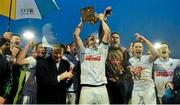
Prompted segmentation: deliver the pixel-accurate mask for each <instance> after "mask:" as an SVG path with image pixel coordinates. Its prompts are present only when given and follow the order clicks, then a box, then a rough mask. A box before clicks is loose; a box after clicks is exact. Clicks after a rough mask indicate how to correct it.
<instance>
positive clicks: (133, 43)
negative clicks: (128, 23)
mask: <svg viewBox="0 0 180 105" xmlns="http://www.w3.org/2000/svg"><path fill="white" fill-rule="evenodd" d="M136 43H142V42H141V41H134V42H132V47H133V46H134V45H135V44H136Z"/></svg>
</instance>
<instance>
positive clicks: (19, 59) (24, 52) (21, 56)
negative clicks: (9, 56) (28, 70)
mask: <svg viewBox="0 0 180 105" xmlns="http://www.w3.org/2000/svg"><path fill="white" fill-rule="evenodd" d="M33 43H34V41H33V40H29V42H28V44H27V45H26V46H25V47H24V48H23V50H22V51H21V52H20V53H19V54H18V57H17V61H16V63H17V64H19V65H25V64H28V63H29V62H28V61H26V60H25V57H26V55H27V53H28V51H29V49H30V48H31V47H32V45H33Z"/></svg>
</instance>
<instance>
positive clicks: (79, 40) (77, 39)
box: [74, 19, 83, 48]
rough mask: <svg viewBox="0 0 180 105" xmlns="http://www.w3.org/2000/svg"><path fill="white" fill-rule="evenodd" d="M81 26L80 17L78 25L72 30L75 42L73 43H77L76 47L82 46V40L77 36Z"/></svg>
mask: <svg viewBox="0 0 180 105" xmlns="http://www.w3.org/2000/svg"><path fill="white" fill-rule="evenodd" d="M82 27H83V22H82V19H81V21H80V23H79V25H78V26H77V27H76V29H75V31H74V42H75V44H76V45H77V47H78V48H79V47H82V46H83V43H82V40H81V38H80V36H79V34H80V32H81V29H82Z"/></svg>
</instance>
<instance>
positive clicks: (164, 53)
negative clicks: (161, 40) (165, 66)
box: [158, 44, 170, 58]
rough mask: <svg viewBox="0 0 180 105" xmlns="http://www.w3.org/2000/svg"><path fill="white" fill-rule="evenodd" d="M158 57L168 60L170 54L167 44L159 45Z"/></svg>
mask: <svg viewBox="0 0 180 105" xmlns="http://www.w3.org/2000/svg"><path fill="white" fill-rule="evenodd" d="M158 52H159V56H160V57H162V58H168V57H169V54H170V49H169V46H168V45H167V44H161V46H160V48H159V49H158Z"/></svg>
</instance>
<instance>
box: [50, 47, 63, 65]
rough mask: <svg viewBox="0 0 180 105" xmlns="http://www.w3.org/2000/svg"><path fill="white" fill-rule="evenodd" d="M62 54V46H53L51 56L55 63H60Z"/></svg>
mask: <svg viewBox="0 0 180 105" xmlns="http://www.w3.org/2000/svg"><path fill="white" fill-rule="evenodd" d="M63 54H64V48H63V46H59V45H57V46H53V48H52V52H51V56H52V58H53V59H54V61H55V62H56V63H58V62H60V61H61V59H62V56H63Z"/></svg>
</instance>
